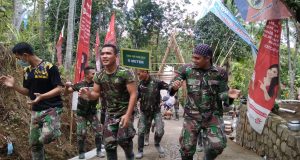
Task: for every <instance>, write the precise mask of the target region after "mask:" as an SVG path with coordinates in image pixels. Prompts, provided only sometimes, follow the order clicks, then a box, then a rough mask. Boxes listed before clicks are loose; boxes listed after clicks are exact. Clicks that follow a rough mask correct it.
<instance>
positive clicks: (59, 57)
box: [55, 25, 65, 66]
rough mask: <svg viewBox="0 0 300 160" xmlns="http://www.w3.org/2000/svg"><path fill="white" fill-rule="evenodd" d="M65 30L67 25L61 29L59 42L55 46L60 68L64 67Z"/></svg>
mask: <svg viewBox="0 0 300 160" xmlns="http://www.w3.org/2000/svg"><path fill="white" fill-rule="evenodd" d="M64 30H65V25H63V28H62V29H61V32H60V34H59V38H58V41H57V43H56V45H55V48H56V57H57V65H58V66H61V65H62V43H63V40H64Z"/></svg>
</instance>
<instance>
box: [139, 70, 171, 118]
mask: <svg viewBox="0 0 300 160" xmlns="http://www.w3.org/2000/svg"><path fill="white" fill-rule="evenodd" d="M168 88H169V85H168V84H167V83H165V82H164V81H161V80H159V79H156V78H154V77H151V76H150V77H149V79H148V80H145V81H140V83H139V85H138V100H140V104H141V105H140V110H141V111H142V112H143V113H153V112H155V113H157V112H160V100H161V97H160V90H162V89H165V90H168Z"/></svg>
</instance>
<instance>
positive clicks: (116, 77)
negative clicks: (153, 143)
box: [79, 44, 137, 160]
mask: <svg viewBox="0 0 300 160" xmlns="http://www.w3.org/2000/svg"><path fill="white" fill-rule="evenodd" d="M117 56H118V55H117V49H116V46H114V45H111V44H106V45H104V46H103V48H102V50H101V53H100V58H101V62H102V64H103V66H104V69H102V70H101V71H100V72H99V73H97V74H96V75H95V77H94V82H95V83H94V87H93V91H88V90H87V89H85V88H83V89H81V90H80V91H79V95H80V96H82V95H86V96H87V97H88V98H89V99H98V98H99V96H100V95H101V98H102V100H101V103H102V106H103V107H105V108H106V117H105V122H104V126H103V139H104V146H105V150H106V156H107V159H108V160H116V159H118V156H117V145H118V144H119V145H120V146H121V147H122V148H123V150H124V152H125V156H126V159H128V160H132V159H134V153H133V142H132V138H133V137H134V135H135V129H134V127H133V120H134V117H133V110H134V106H135V103H136V98H137V89H136V84H135V77H134V73H133V72H132V70H130V69H127V68H125V67H122V66H118V65H117V63H116V58H117Z"/></svg>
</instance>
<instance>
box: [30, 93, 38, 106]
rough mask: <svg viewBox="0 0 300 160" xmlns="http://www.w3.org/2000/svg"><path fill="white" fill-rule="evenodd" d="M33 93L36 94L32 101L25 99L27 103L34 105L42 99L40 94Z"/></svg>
mask: <svg viewBox="0 0 300 160" xmlns="http://www.w3.org/2000/svg"><path fill="white" fill-rule="evenodd" d="M34 95H35V96H36V98H35V99H34V100H33V101H27V104H29V105H35V104H37V103H38V102H40V101H41V100H42V96H41V95H42V94H40V93H34Z"/></svg>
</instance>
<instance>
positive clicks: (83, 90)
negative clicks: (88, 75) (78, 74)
mask: <svg viewBox="0 0 300 160" xmlns="http://www.w3.org/2000/svg"><path fill="white" fill-rule="evenodd" d="M90 95H91V92H90V91H89V88H88V87H82V88H80V90H79V92H78V96H79V97H81V98H83V99H88V97H89V96H90Z"/></svg>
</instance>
